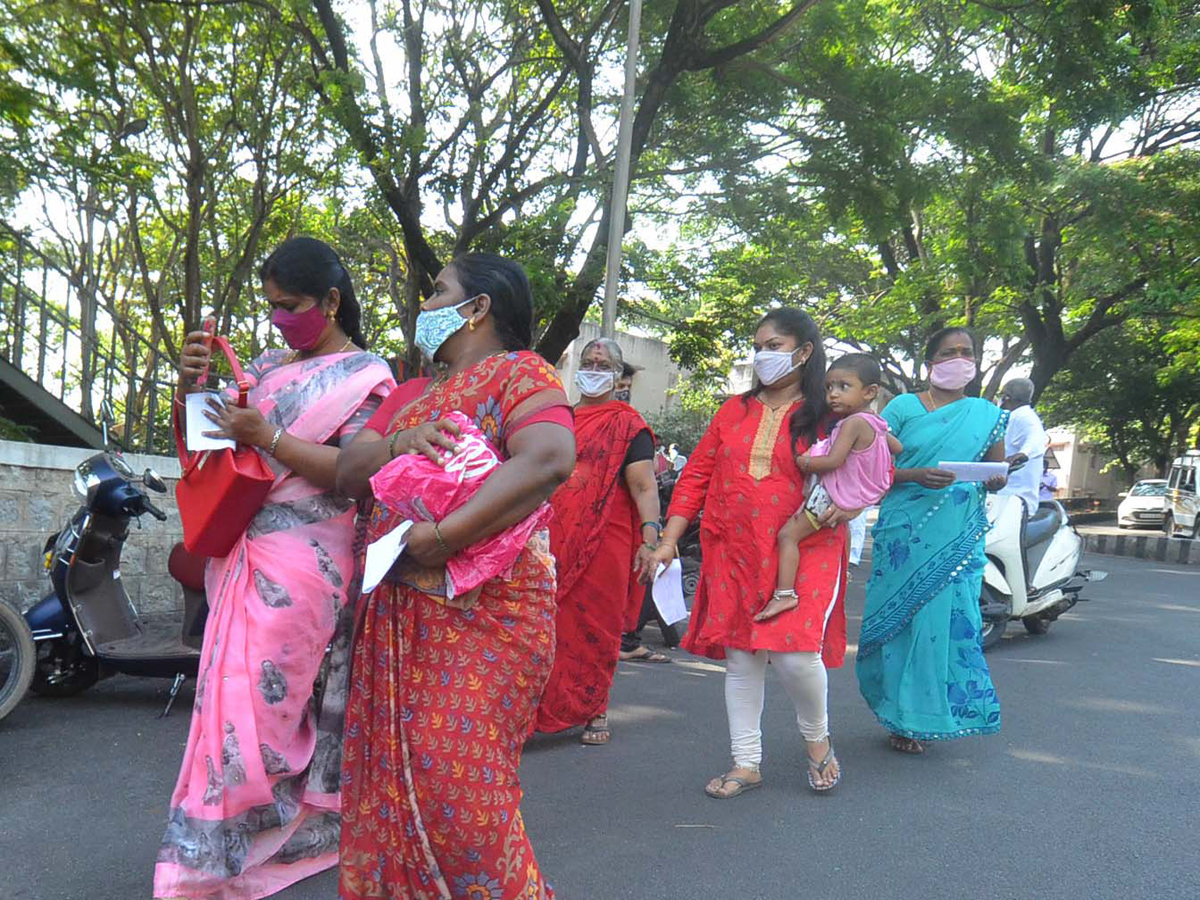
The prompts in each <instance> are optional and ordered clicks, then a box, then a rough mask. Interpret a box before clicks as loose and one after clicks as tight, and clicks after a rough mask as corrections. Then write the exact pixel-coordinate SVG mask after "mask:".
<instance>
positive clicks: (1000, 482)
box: [983, 475, 1008, 493]
mask: <svg viewBox="0 0 1200 900" xmlns="http://www.w3.org/2000/svg"><path fill="white" fill-rule="evenodd" d="M1006 484H1008V476H1007V475H997V476H996V477H995V478H989V479H988V480H987V481H985V482H984V483H983V486H984V487H985V488H986V489H987V490H989V491H992V492H993V493H995V492H996V491H998V490H1000V489H1002V488H1003V487H1004V486H1005V485H1006Z"/></svg>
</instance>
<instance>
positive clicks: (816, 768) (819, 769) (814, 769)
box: [808, 741, 842, 794]
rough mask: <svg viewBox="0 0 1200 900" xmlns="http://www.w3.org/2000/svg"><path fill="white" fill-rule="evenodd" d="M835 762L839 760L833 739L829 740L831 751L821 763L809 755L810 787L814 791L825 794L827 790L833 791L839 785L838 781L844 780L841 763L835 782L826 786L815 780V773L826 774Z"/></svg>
mask: <svg viewBox="0 0 1200 900" xmlns="http://www.w3.org/2000/svg"><path fill="white" fill-rule="evenodd" d="M835 762H837V757H836V756H835V755H834V753H833V741H830V742H829V751H828V752H827V753H826V754H825V758H824V759H822V760H821V761H820V762H819V763H818V762H813V759H812V757H811V756H810V757H808V786H809V787H810V788H812V789H813V791H815V792H816V793H818V794H824V793H826V792H827V791H832V790H833V789H834V788H835V787H837V786H838V783H839V782H840V781H841V780H842V766H841V763H838V773H837V777H836V778H835V779H833V782H832V783H831V784H827V785H825V786H824V787H821V786H819V785H818V784H817V782H816V781H815V780H813V775H824V774H825V770H826V769H828V768H829V767H830V766H831V765H833V764H834V763H835Z"/></svg>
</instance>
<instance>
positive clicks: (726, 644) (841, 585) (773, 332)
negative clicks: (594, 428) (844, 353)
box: [655, 309, 846, 799]
mask: <svg viewBox="0 0 1200 900" xmlns="http://www.w3.org/2000/svg"><path fill="white" fill-rule="evenodd" d="M754 348H755V351H756V355H755V373H756V375H757V376H758V385H757V387H756V388H755V389H754V390H753V391H751V392H750V393H749V394H747V395H745V396H742V397H734V398H732V399H730V400H728V401H726V403H725V404H724V406H722V407H721V409H720V411H719V412H718V413H717V415H716V417H715V418H714V419H713V421H712V423H711V424H710V425H709V427H708V431H707V432H706V433H705V435H704V437H703V439H701V441H700V444H699V445H698V446H697V447H696V451H695V452H694V453H693V454H692V455H691V456H690V457H689V458H688V462H687V466H686V468H685V469H684V470H683V474H682V475H681V476H680V478H679V481H678V482H677V483H676V485H675V491H674V494H673V496H672V500H671V507H670V509H669V510H668V519H667V525H666V528H665V529H664V531H663V539H662V546H661V547H660V549H659V550H658V551H657V553H656V554H655V562H656V563H657V562H660V561H661V562H666V561H668V560H669V559H670V558H671V556H672V555H673V553H674V545H675V542H676V541H678V540H679V538H680V537H681V536H682V535H683V533H684V531H685V529H686V528H687V524H688V523H689V522H690V521H691V520H692V519H694V518H695V517H696V515H697V513H699V512H700V511H701V509H703V511H704V518H703V521H702V524H701V530H700V541H701V547H702V549H703V561H702V562H701V568H700V585H699V588H698V589H697V591H696V600H695V603H694V605H693V608H692V616H691V622H690V624H689V626H688V633H687V637H686V638H685V639H684V644H683V646H684V648H685V649H687V650H689V651H690V652H692V653H696V654H699V655H702V656H707V657H709V658H710V659H725V660H726V683H725V703H726V711H727V713H728V715H729V731H730V742H731V745H732V750H733V768H732V770H731V771H730V772H729V773H728V774H726V775H724V776H721V777H719V778H715V779H713V780H712V781H711V782H709V784H708V785H707V786H706V788H705V790H706V792H707V793H708V794H709V796H712V797H715V798H719V799H725V798H728V797H734V796H736V795H737V794H740V793H742V792H743V791H746V790H750V789H751V788H755V787H758V786H760V785H761V784H762V776H761V774H760V773H759V764H760V762H761V760H762V734H761V731H760V730H759V720H760V718H761V716H762V706H763V691H764V682H765V678H766V666H767V662H768V661H770V662H771V663H772V668H773V669H774V670H775V671H776V674H778V675H779V677H780V679H781V681H782V682H783V684H784V687H785V688H786V689H787V691H788V694H789V695H790V696H791V698H792V702H793V704H794V705H795V707H796V716H797V720H798V722H799V725H800V731H801V734H802V735H803V736H804V739H805V742H806V746H807V749H808V760H809V766H810V770H811V784H812V785H813V788H814V789H816V790H827V789H829V788H831V787H832V786H833V785H835V784H836V783H837V780H838V779H839V778H840V774H841V773H840V770H839V768H838V765H837V760H836V758H834V756H833V748H832V746H831V744H830V741H829V727H828V715H827V710H826V688H827V678H826V671H825V670H826V667H827V666H830V667H838V666H841V664H842V658H843V656H844V655H845V652H846V613H845V609H844V607H843V604H842V599H843V595H844V593H845V584H846V574H845V573H846V529H845V527H844V526H843V525H842V524H841V521H842V511H840V510H837V509H836V508H834V509H833V510H831V513H830V526H831V527H827V528H822V529H821V530H820V531H818V532H817V533H816V534H814V535H811V536H810V537H809V538H808V539H807V540H805V541H804V542H803V543H802V544H801V545H800V569H799V574H798V575H797V578H796V593H797V595H798V597H799V598H800V603H799V605H798V606H797V607H796V608H795V609H792V610H789V611H788V612H785V613H782V614H781V615H778V616H776V617H774V618H771V619H768V620H767V621H765V622H755V621H754V615H755V614H756V613H757V612H759V610H761V609H762V608H763V606H765V605H766V603H767V602H768V601H769V600H770V599H771V595H772V593H773V592H774V590H775V573H776V569H777V566H778V552H777V550H776V535H777V533H778V531H779V529H780V528H781V527H782V526H783V524H784V522H786V521H787V519H788V517H789V516H790V515H792V513H794V512H795V511H796V510H797V509H799V508H800V506H801V505H802V503H803V500H804V482H803V478H802V476H801V475H800V473H799V470H798V469H797V467H796V463H795V457H796V455H797V454H798V453H803V452H804V451H805V450H806V449H808V447H809V446H810V445H811V444H812V443H814V442H815V441H816V440H817V438H818V429H819V427H820V425H821V423H822V422H823V420H824V418H825V401H824V397H825V354H824V350H823V349H822V346H821V336H820V333H819V332H818V330H817V326H816V324H815V323H814V322H813V320H812V319H811V318H810V317H809V316H808V315H807V314H806V313H803V312H800V311H799V310H793V309H777V310H773V311H771V312H770V313H768V314H767V316H766V317H765V318H763V320H762V321H761V322H760V323H759V326H758V328H757V330H756V332H755V336H754ZM822 430H823V429H822Z"/></svg>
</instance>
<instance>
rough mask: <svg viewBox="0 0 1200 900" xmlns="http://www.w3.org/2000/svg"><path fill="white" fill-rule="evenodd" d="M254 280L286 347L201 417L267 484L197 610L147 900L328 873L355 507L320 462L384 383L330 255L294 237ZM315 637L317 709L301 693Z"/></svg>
mask: <svg viewBox="0 0 1200 900" xmlns="http://www.w3.org/2000/svg"><path fill="white" fill-rule="evenodd" d="M261 276H262V280H263V287H264V291H265V293H266V296H267V299H268V300H269V301H270V304H271V307H272V310H273V321H274V322H275V324H276V326H277V327H279V328H280V330H281V331H282V332H283V335H284V338H285V339H286V340H287V342H288V343H289V345H291V346H292V347H293V351H292V352H288V351H286V350H268V351H267V352H266V353H264V354H263V355H262V356H260V357H258V359H256V360H255V361H254V362H253V363H251V365H250V366H248V367H247V368H246V376H247V378H248V379H249V381H250V384H251V391H250V403H249V405H248V407H247V408H246V409H241V410H239V409H237V408H236V407H233V406H230V407H229V408H227V409H223V410H221V411H220V413H219V414H218V413H217V412H216V411H215V410H214V413H213V414H212V416H211V418H212V419H213V421H214V422H215V423H217V426H218V431H219V432H220V433H221V434H223V435H227V436H230V437H235V438H236V439H237V440H239V441H240V442H241V443H244V444H249V445H251V446H256V447H259V448H260V449H261V450H262V451H263V452H264V453H265V454H266V455H267V456H268V458H269V461H270V463H271V467H272V469H273V470H274V471H275V474H276V479H275V484H274V486H273V487H272V488H271V492H270V493H269V494H268V495H267V499H266V502H265V503H264V504H263V507H262V509H261V510H259V512H258V514H257V515H256V516H255V517H254V519H253V521H252V522H251V523H250V526H249V528H248V529H247V530H246V533H245V534H244V535H243V536H242V537H241V538H240V539H239V540H238V542H237V544H236V545H235V546H234V548H233V550H232V551H230V553H229V555H228V556H226V557H224V558H223V559H212V560H209V561H208V564H207V568H206V570H205V579H204V580H205V590H206V593H207V595H208V603H209V609H210V612H209V616H208V621H207V624H206V626H205V631H204V644H203V650H202V655H201V663H200V672H199V677H198V679H197V683H196V700H195V705H194V708H193V711H192V723H191V729H190V731H189V733H188V741H187V749H186V750H185V751H184V756H183V765H182V767H181V768H180V772H179V779H178V782H177V783H176V786H175V790H174V793H173V794H172V795H171V809H170V818H169V822H168V825H167V830H166V833H165V835H164V836H163V841H162V845H161V847H160V849H159V852H158V864H157V866H156V867H155V873H154V896H155V897H160V898H167V897H170V898H175V897H189V898H200V897H204V898H219V900H253V898H258V897H266V896H268V895H270V894H273V893H275V892H277V891H280V890H282V889H283V888H285V887H287V886H288V885H290V884H293V883H294V882H296V881H298V880H300V879H302V878H305V877H307V876H309V875H312V874H314V873H316V872H320V871H322V870H324V869H328V868H330V867H332V866H333V865H335V864H336V863H337V850H338V833H339V824H338V805H339V800H338V782H339V777H340V770H341V733H342V710H343V705H344V703H345V698H346V694H345V679H344V676H345V669H346V664H347V662H348V658H349V649H350V646H349V640H350V627H349V626H350V625H351V621H350V616H349V612H348V610H347V609H346V598H347V592H348V588H349V585H350V581H351V579H352V577H353V573H354V553H353V551H352V546H351V545H352V543H353V539H354V503H353V501H351V500H348V499H347V498H346V497H344V496H341V495H339V494H337V493H336V492H335V491H334V490H333V486H334V479H335V474H336V471H335V467H336V459H337V455H338V452H339V447H340V446H341V445H342V444H343V443H349V441H350V440H351V439H352V438H353V437H354V435H355V434H357V432H358V431H359V429H360V428H361V427H362V426H363V423H364V422H365V421H366V420H367V419H368V418H370V416H371V414H372V413H373V412H374V411H375V410H376V409H378V408H379V405H380V402H381V400H382V399H383V397H384V396H386V395H387V394H388V392H389V391H390V390H391V388H392V386H393V384H394V382H393V380H392V376H391V372H390V371H389V370H388V367H387V364H386V363H384V361H383V360H381V359H380V358H379V357H377V356H375V355H373V354H370V353H364V352H362V351H360V350H359V349H358V348H357V347H355V346H354V344H355V343H358V344H359V345H360V346H361V344H362V336H361V334H360V332H359V326H358V323H359V311H358V304H357V302H356V300H355V297H354V291H353V286H352V285H351V283H350V278H349V276H348V275H347V274H346V271H345V269H343V268H342V266H341V263H340V262H339V261H338V259H337V256H336V254H334V253H333V251H332V250H331V249H330V248H329V247H327V246H326V245H325V244H322V243H321V242H320V241H316V240H313V239H311V238H296V239H294V240H292V241H289V242H287V243H286V244H284V245H283V246H281V247H280V248H279V249H278V250H276V251H275V252H274V253H273V254H272V255H271V257H270V258H269V259H268V260H267V261H266V263H265V264H264V265H263V268H262V271H261ZM204 338H205V335H204V332H194V333H192V334H190V335H188V338H187V342H186V344H185V347H184V351H183V354H182V361H181V366H180V368H181V379H180V387H181V390H182V391H185V392H186V391H188V390H191V389H194V388H195V383H196V378H197V376H198V375H199V374H200V372H201V370H202V369H203V368H205V367H206V365H207V362H208V356H209V354H208V351H207V349H206V348H205V346H204ZM335 624H337V625H340V626H342V627H340V628H338V629H337V632H336V638H335ZM331 640H332V641H333V645H334V651H333V653H332V654H331V655H330V657H329V659H328V663H329V664H328V666H327V669H326V675H327V678H326V682H325V683H326V689H325V691H324V694H323V696H322V702H321V708H320V709H319V710H317V709H315V708H314V706H315V701H314V695H313V682H314V681H315V680H316V679H317V675H318V670H319V669H320V668H321V666H322V661H323V660H324V659H325V658H326V653H325V650H326V647H327V646H329V644H330V642H331Z"/></svg>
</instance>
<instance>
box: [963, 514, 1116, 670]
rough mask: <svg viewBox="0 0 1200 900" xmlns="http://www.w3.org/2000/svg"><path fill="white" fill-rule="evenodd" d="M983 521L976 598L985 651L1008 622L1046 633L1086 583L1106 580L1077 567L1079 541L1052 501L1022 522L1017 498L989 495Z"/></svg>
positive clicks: (1098, 573)
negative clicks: (987, 523)
mask: <svg viewBox="0 0 1200 900" xmlns="http://www.w3.org/2000/svg"><path fill="white" fill-rule="evenodd" d="M988 520H989V521H990V522H991V526H992V527H991V530H990V531H989V532H988V535H987V543H986V546H985V548H984V552H985V554H986V556H987V565H986V568H985V569H984V574H983V588H982V590H981V593H980V597H979V607H980V612H981V613H982V615H983V633H982V638H983V649H984V650H990V649H991V648H992V647H994V646H996V644H998V643H1000V639H1001V638H1002V637H1003V636H1004V631H1005V629H1006V628H1007V627H1008V623H1009V621H1010V620H1013V619H1020V620H1021V622H1022V624H1024V626H1025V630H1026V631H1028V632H1029V633H1030V634H1045V633H1046V632H1047V631H1049V630H1050V626H1051V625H1052V624H1053V623H1054V621H1055V620H1056V619H1057V618H1058V617H1059V616H1061V615H1062V614H1063V613H1064V612H1066V611H1067V610H1068V609H1070V608H1071V607H1073V606H1074V605H1075V604H1076V603H1077V602H1079V599H1080V598H1079V592H1080V591H1081V590H1083V586H1084V585H1085V584H1087V583H1089V582H1096V581H1103V580H1104V579H1105V578H1107V577H1108V573H1107V572H1102V571H1099V570H1088V569H1081V568H1080V567H1079V561H1080V558H1081V557H1082V555H1083V539H1082V538H1081V537H1080V536H1079V533H1078V532H1077V531H1076V530H1075V527H1074V526H1073V525H1072V524H1071V519H1070V516H1068V515H1067V511H1066V510H1065V509H1063V507H1062V505H1061V504H1060V503H1058V502H1057V501H1048V502H1043V503H1042V504H1040V505H1039V506H1038V509H1037V511H1036V512H1035V513H1034V514H1033V515H1032V516H1030V517H1028V518H1026V516H1025V506H1024V503H1023V502H1022V501H1021V498H1020V497H1017V496H1014V495H1007V494H989V495H988Z"/></svg>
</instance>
